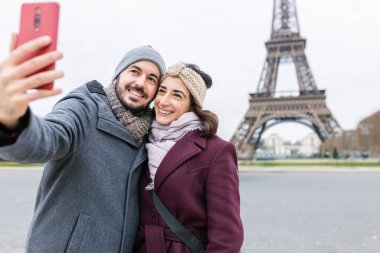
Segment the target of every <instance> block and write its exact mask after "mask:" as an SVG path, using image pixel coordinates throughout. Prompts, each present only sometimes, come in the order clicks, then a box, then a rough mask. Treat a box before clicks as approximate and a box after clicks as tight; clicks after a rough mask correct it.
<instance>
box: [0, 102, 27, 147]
mask: <svg viewBox="0 0 380 253" xmlns="http://www.w3.org/2000/svg"><path fill="white" fill-rule="evenodd" d="M30 114H31V112H30V109H29V108H28V110H27V112H26V113H25V114H24V116H22V117H21V118H20V119H18V120H17V126H16V128H9V127H8V124H3V122H0V144H1V145H0V146H3V145H10V144H13V143H15V142H16V140H17V137H18V136H19V135H20V133H21V132H22V131H23V130H24V129H25V128H26V127H27V126H28V124H29V120H30ZM4 123H6V122H4ZM8 123H9V122H8Z"/></svg>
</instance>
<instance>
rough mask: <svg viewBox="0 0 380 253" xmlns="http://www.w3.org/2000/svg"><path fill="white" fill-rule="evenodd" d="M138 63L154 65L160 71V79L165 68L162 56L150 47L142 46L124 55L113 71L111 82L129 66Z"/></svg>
mask: <svg viewBox="0 0 380 253" xmlns="http://www.w3.org/2000/svg"><path fill="white" fill-rule="evenodd" d="M138 61H151V62H153V63H155V64H156V65H157V67H158V69H159V70H160V78H161V77H162V76H163V74H164V72H165V69H166V67H165V62H164V59H163V58H162V56H161V55H160V54H159V53H158V52H157V51H156V50H155V49H153V48H152V47H151V46H142V47H136V48H135V49H132V50H131V51H129V52H127V53H126V54H125V55H124V57H123V59H121V61H120V62H119V64H118V65H117V67H116V69H115V73H114V74H113V77H112V81H113V80H115V79H116V78H117V77H118V76H119V74H120V73H121V72H123V71H124V70H125V69H126V68H128V67H129V65H131V64H132V63H135V62H138Z"/></svg>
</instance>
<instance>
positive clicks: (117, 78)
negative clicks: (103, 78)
mask: <svg viewBox="0 0 380 253" xmlns="http://www.w3.org/2000/svg"><path fill="white" fill-rule="evenodd" d="M119 78H120V75H118V76H117V77H116V78H115V79H114V80H113V81H112V84H118V83H119Z"/></svg>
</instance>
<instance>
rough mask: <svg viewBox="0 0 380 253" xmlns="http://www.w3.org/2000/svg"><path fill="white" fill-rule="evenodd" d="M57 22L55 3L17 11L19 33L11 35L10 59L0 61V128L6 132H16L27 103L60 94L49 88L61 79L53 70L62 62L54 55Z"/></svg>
mask: <svg viewBox="0 0 380 253" xmlns="http://www.w3.org/2000/svg"><path fill="white" fill-rule="evenodd" d="M58 20H59V4H58V3H27V4H23V5H22V7H21V18H20V33H19V34H13V35H12V42H11V48H10V55H9V56H8V58H6V59H5V60H4V61H0V124H3V125H4V126H5V127H7V128H8V129H15V128H17V126H18V122H19V119H20V118H21V117H22V116H23V115H24V114H25V113H26V111H27V109H28V105H29V103H30V102H31V101H34V100H38V99H41V98H46V97H50V96H54V95H57V94H59V93H61V90H60V89H54V88H53V87H54V86H53V83H54V81H55V80H56V79H58V78H60V77H62V76H63V73H62V72H61V71H56V70H55V62H56V61H58V60H59V59H61V58H62V54H61V53H59V52H57V51H56V48H57V37H58ZM32 89H34V91H33V92H30V90H32Z"/></svg>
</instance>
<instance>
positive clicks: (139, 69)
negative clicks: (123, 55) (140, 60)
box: [131, 65, 141, 71]
mask: <svg viewBox="0 0 380 253" xmlns="http://www.w3.org/2000/svg"><path fill="white" fill-rule="evenodd" d="M131 68H135V69H137V70H138V71H141V68H140V67H138V66H137V65H131Z"/></svg>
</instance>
